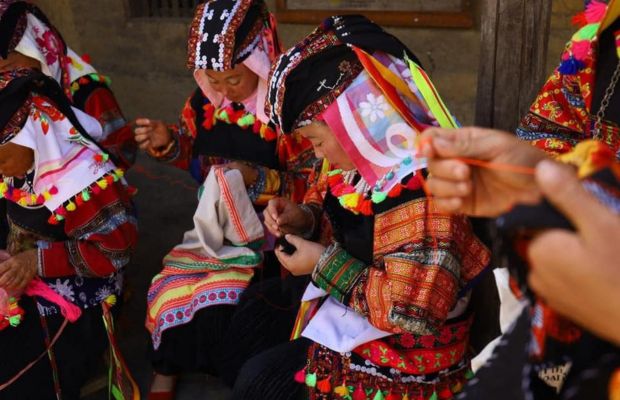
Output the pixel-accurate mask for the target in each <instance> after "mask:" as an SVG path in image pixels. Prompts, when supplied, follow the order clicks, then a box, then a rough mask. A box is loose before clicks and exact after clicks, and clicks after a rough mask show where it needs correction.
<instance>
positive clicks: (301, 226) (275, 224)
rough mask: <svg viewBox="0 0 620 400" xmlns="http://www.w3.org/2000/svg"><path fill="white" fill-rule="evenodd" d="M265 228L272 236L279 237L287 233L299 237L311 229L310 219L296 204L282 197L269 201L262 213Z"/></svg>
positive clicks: (310, 216)
mask: <svg viewBox="0 0 620 400" xmlns="http://www.w3.org/2000/svg"><path fill="white" fill-rule="evenodd" d="M263 215H264V216H265V226H266V227H267V229H268V230H269V232H271V234H273V235H274V236H277V237H281V236H283V235H286V234H287V233H291V234H295V235H301V234H303V233H305V232H308V231H309V230H310V229H312V218H313V216H312V215H310V214H309V213H308V212H306V211H304V210H303V209H302V208H301V207H299V205H298V204H297V203H294V202H293V201H291V200H289V199H285V198H283V197H276V198H274V199H271V200H269V203H268V204H267V208H266V209H265V211H263Z"/></svg>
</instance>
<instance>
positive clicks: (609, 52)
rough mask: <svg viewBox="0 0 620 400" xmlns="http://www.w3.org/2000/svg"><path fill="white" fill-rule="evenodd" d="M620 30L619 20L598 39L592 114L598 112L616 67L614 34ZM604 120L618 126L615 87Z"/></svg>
mask: <svg viewBox="0 0 620 400" xmlns="http://www.w3.org/2000/svg"><path fill="white" fill-rule="evenodd" d="M618 30H620V19H616V21H615V22H614V23H613V24H612V25H610V26H609V28H607V29H605V31H603V33H602V34H601V37H600V39H599V53H598V58H597V63H596V80H595V83H594V89H593V90H594V92H593V95H592V108H591V109H592V114H595V115H596V113H597V112H598V110H599V109H600V107H601V102H602V100H603V97H604V96H605V91H606V89H607V87H608V86H609V84H610V82H611V78H612V76H613V74H614V71H615V70H616V66H617V65H618V54H617V52H616V39H615V38H614V33H615V32H617V31H618ZM604 119H605V120H607V121H611V122H613V123H615V124H619V125H620V94H619V93H618V88H617V87H616V93H615V94H614V95H613V96H612V97H611V100H610V102H609V106H608V107H607V111H606V112H605V118H604Z"/></svg>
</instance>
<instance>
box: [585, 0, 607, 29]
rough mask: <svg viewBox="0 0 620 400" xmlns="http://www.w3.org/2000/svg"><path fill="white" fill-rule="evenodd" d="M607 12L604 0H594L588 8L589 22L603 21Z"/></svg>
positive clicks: (587, 17)
mask: <svg viewBox="0 0 620 400" xmlns="http://www.w3.org/2000/svg"><path fill="white" fill-rule="evenodd" d="M606 12H607V4H605V3H603V2H602V1H598V0H592V1H591V2H590V4H588V7H587V8H586V20H587V21H588V23H589V24H596V23H597V22H601V21H602V20H603V17H605V13H606Z"/></svg>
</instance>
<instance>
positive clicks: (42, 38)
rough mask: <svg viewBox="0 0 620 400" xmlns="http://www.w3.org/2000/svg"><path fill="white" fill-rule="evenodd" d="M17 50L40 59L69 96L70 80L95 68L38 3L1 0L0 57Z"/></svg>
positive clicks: (43, 67)
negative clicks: (53, 23) (84, 58)
mask: <svg viewBox="0 0 620 400" xmlns="http://www.w3.org/2000/svg"><path fill="white" fill-rule="evenodd" d="M12 51H17V52H19V53H21V54H23V55H25V56H28V57H31V58H34V59H35V60H37V61H39V63H41V70H42V71H43V73H44V74H46V75H47V76H49V77H51V78H54V79H55V80H56V82H58V83H59V84H60V85H61V86H62V87H63V89H64V91H65V95H66V96H67V98H69V99H71V82H73V81H74V80H76V79H78V78H80V77H82V76H85V75H88V74H91V73H95V72H96V71H95V69H94V68H93V67H92V66H91V65H90V64H88V63H87V62H86V61H84V60H83V59H82V58H81V57H80V56H78V55H77V54H76V53H75V52H74V51H73V50H71V49H70V48H69V47H68V46H67V44H66V43H65V41H64V39H63V38H62V35H61V34H60V32H59V31H58V30H57V29H56V28H55V27H54V25H52V23H51V22H50V21H49V20H48V18H47V16H46V15H45V14H44V13H43V11H41V10H40V9H39V8H38V7H37V6H35V5H34V4H31V3H29V2H26V1H16V0H0V57H2V58H6V57H7V55H8V54H9V53H10V52H12Z"/></svg>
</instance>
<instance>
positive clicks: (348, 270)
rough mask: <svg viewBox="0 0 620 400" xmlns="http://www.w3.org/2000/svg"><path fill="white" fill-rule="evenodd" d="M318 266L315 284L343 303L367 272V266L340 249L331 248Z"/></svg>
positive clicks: (314, 274) (314, 275)
mask: <svg viewBox="0 0 620 400" xmlns="http://www.w3.org/2000/svg"><path fill="white" fill-rule="evenodd" d="M326 252H330V254H327V253H326V254H325V256H326V257H324V258H323V259H322V260H321V261H320V262H319V263H318V264H317V266H316V268H315V270H314V273H313V274H312V275H313V276H312V278H313V280H314V283H315V284H316V285H317V286H318V287H320V288H321V289H323V290H325V291H326V292H327V293H329V295H330V296H332V297H334V298H335V299H336V300H338V301H339V302H341V303H343V304H344V303H345V301H346V299H347V298H348V297H349V296H350V294H351V292H352V291H353V288H354V287H355V284H356V283H357V281H358V280H359V278H360V276H362V274H363V273H364V271H365V270H366V265H365V264H364V263H363V262H361V261H360V260H358V259H356V258H354V257H352V256H351V255H350V254H349V253H347V252H346V251H345V250H343V249H341V248H340V247H329V248H328V249H327V250H326Z"/></svg>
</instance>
